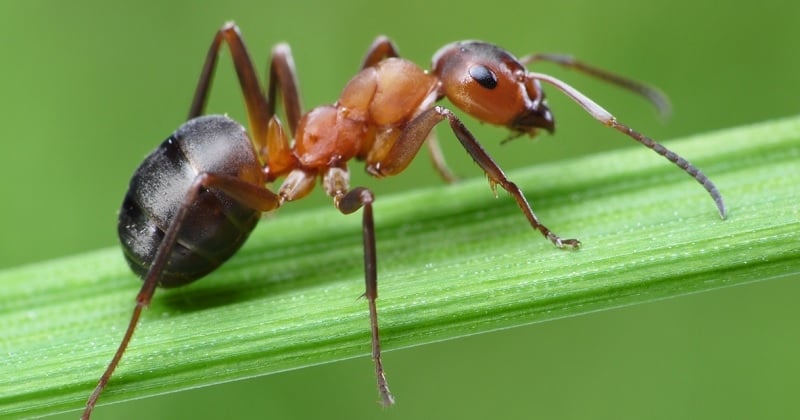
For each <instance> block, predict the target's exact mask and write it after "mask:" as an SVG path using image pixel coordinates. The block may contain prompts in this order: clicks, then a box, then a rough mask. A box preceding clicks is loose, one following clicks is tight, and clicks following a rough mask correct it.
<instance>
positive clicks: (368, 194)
mask: <svg viewBox="0 0 800 420" xmlns="http://www.w3.org/2000/svg"><path fill="white" fill-rule="evenodd" d="M349 179H350V173H349V172H348V170H347V169H346V168H339V167H332V168H329V169H328V171H327V172H326V173H325V175H324V176H323V179H322V183H323V185H324V187H325V190H326V192H327V193H328V195H330V196H331V197H333V200H334V204H335V205H336V208H337V209H339V211H340V212H342V213H343V214H350V213H354V212H355V211H357V210H358V209H361V208H363V213H362V234H363V237H364V239H363V240H364V282H365V285H366V289H365V292H364V297H366V298H367V303H368V304H369V321H370V329H371V331H372V360H373V361H374V362H375V377H376V379H377V382H378V394H379V395H380V397H381V404H382V405H383V406H385V407H388V406H390V405H392V404H394V396H393V395H392V392H391V391H389V384H388V383H387V381H386V374H385V373H384V370H383V361H382V360H381V343H380V336H379V329H378V308H377V304H376V302H375V301H376V300H377V299H378V261H377V251H376V248H375V221H374V218H373V215H372V202H373V201H374V200H375V197H374V195H373V194H372V191H370V190H369V189H367V188H365V187H357V188H353V189H352V190H349V191H348V189H349V186H348V184H349Z"/></svg>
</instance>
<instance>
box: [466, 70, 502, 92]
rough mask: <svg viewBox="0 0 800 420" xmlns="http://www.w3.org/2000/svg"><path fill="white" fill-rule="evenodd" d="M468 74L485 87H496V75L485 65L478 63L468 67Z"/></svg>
mask: <svg viewBox="0 0 800 420" xmlns="http://www.w3.org/2000/svg"><path fill="white" fill-rule="evenodd" d="M469 75H470V76H471V77H472V79H473V80H475V81H476V82H478V84H480V85H481V86H483V87H485V88H486V89H494V88H495V87H497V76H495V74H494V72H493V71H491V70H489V68H488V67H486V66H483V65H480V64H478V65H475V66H472V67H470V68H469Z"/></svg>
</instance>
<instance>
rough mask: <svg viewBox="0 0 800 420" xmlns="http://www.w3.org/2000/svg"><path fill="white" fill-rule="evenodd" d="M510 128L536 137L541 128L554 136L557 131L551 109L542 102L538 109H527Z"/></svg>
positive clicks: (515, 119)
mask: <svg viewBox="0 0 800 420" xmlns="http://www.w3.org/2000/svg"><path fill="white" fill-rule="evenodd" d="M508 128H510V129H512V130H514V131H516V132H519V133H524V134H528V135H530V136H534V135H536V132H537V130H538V129H540V128H543V129H545V130H546V131H547V132H548V133H550V134H553V132H555V130H556V123H555V119H554V118H553V114H552V113H551V112H550V108H548V107H547V105H545V104H544V103H541V102H540V103H539V104H538V106H536V107H530V108H527V109H525V111H524V112H523V113H522V114H520V115H518V116H517V117H516V118H514V120H513V121H512V122H511V124H509V125H508Z"/></svg>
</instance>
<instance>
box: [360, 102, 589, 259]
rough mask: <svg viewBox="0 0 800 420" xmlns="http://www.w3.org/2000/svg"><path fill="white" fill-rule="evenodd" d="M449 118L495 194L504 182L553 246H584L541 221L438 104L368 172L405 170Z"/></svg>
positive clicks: (384, 173) (471, 137)
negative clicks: (563, 236)
mask: <svg viewBox="0 0 800 420" xmlns="http://www.w3.org/2000/svg"><path fill="white" fill-rule="evenodd" d="M445 119H447V120H448V121H449V122H450V128H451V129H452V130H453V133H454V134H455V135H456V137H457V138H458V141H460V142H461V145H462V146H463V147H464V149H465V150H466V151H467V153H469V155H470V157H472V160H474V161H475V163H477V164H478V166H480V167H481V169H483V171H484V172H485V173H486V176H488V177H489V185H490V186H491V188H492V191H494V192H495V195H497V191H496V186H497V185H500V186H501V187H502V188H503V189H504V190H506V191H508V193H509V194H511V196H512V197H514V200H515V201H516V202H517V205H519V208H520V210H522V213H523V214H524V215H525V217H526V218H527V219H528V222H529V223H530V225H531V227H533V228H534V229H536V230H538V231H539V232H541V233H542V235H544V237H545V238H547V239H548V240H550V242H552V243H553V245H555V246H557V247H558V248H578V247H579V246H580V244H581V243H580V241H578V240H577V239H562V238H561V237H559V236H558V235H556V234H555V233H554V232H553V231H551V230H550V229H549V228H548V227H547V226H545V225H543V224H542V223H541V222H540V221H539V218H538V217H536V214H535V213H534V212H533V209H532V208H531V205H530V204H529V203H528V200H527V199H526V198H525V195H524V194H523V193H522V190H520V189H519V187H518V186H517V185H516V184H515V183H513V182H511V181H510V180H509V179H508V177H506V174H505V173H504V172H503V170H502V169H501V168H500V166H499V165H498V164H497V163H496V162H495V161H494V159H492V157H491V156H489V154H488V153H487V152H486V150H484V148H483V146H481V144H480V143H479V142H478V140H477V139H476V138H475V136H474V135H473V134H472V133H471V132H470V131H469V130H468V129H467V127H466V126H464V124H463V123H462V122H461V120H459V119H458V117H457V116H456V115H455V114H453V112H452V111H450V110H449V109H447V108H444V107H441V106H435V107H433V108H431V109H428V110H426V111H424V112H422V113H421V114H419V115H418V116H417V117H416V118H414V119H413V120H411V122H409V123H408V125H407V126H406V128H405V130H403V132H402V133H401V134H400V137H399V138H398V139H397V141H396V142H395V144H394V145H393V147H392V149H391V150H390V151H389V153H387V155H386V156H385V157H384V158H383V159H382V160H381V161H380V162H369V165H370V166H369V167H368V171H369V172H370V173H373V174H375V175H377V176H387V175H394V174H397V173H399V172H401V171H402V170H403V169H405V168H406V166H408V164H409V163H411V160H412V159H413V158H414V155H416V154H417V152H418V151H419V148H420V147H421V146H422V142H424V141H425V138H426V137H427V136H428V134H429V133H430V132H431V130H433V127H434V126H435V125H436V124H438V123H440V122H442V121H443V120H445Z"/></svg>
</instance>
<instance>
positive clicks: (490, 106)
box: [83, 23, 725, 419]
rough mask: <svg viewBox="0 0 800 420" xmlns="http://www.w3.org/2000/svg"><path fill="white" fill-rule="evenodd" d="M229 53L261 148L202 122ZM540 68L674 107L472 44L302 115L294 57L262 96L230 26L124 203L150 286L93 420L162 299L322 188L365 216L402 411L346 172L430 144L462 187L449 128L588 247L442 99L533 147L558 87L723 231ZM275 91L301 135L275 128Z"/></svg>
mask: <svg viewBox="0 0 800 420" xmlns="http://www.w3.org/2000/svg"><path fill="white" fill-rule="evenodd" d="M223 42H225V43H227V45H228V47H229V48H230V50H231V54H232V57H233V63H234V66H235V68H236V72H237V74H238V78H239V82H240V84H241V89H242V92H243V94H244V99H245V103H246V108H247V116H248V119H249V124H250V136H248V135H247V133H246V132H245V130H244V128H243V127H242V126H241V125H239V124H238V123H236V122H234V121H233V120H231V119H229V118H227V117H225V116H219V115H217V116H204V117H201V116H200V115H202V114H203V109H204V108H205V102H206V99H207V97H208V91H209V88H210V86H211V81H212V78H213V73H214V68H215V66H216V62H217V57H218V55H219V50H220V48H221V46H222V43H223ZM535 61H550V62H555V63H557V64H560V65H563V66H566V67H568V68H572V69H576V70H579V71H582V72H584V73H587V74H590V75H593V76H596V77H599V78H601V79H603V80H606V81H608V82H611V83H613V84H616V85H619V86H622V87H624V88H627V89H630V90H632V91H634V92H637V93H639V94H641V95H643V96H645V97H647V98H649V99H650V100H651V101H652V102H654V103H655V104H656V105H657V106H659V107H661V108H663V107H665V106H666V105H665V102H664V100H663V97H662V96H661V95H660V94H659V93H658V92H657V91H655V90H653V89H651V88H648V87H646V86H644V85H641V84H639V83H635V82H632V81H630V80H628V79H624V78H622V77H619V76H616V75H614V74H611V73H608V72H605V71H602V70H599V69H596V68H593V67H589V66H586V65H585V64H583V63H580V62H578V61H575V60H572V59H571V58H568V57H565V56H560V55H545V54H539V55H531V56H527V57H525V58H523V59H521V60H518V59H516V58H515V57H514V56H512V55H511V54H509V53H508V52H506V51H504V50H502V49H501V48H499V47H496V46H494V45H491V44H487V43H483V42H478V41H464V42H456V43H453V44H449V45H446V46H445V47H443V48H441V49H440V50H439V51H438V52H437V53H436V54H435V55H434V57H433V69H432V70H431V71H424V70H423V69H421V68H420V67H419V66H417V65H416V64H414V63H412V62H410V61H408V60H404V59H401V58H398V54H397V50H396V48H395V46H394V45H393V44H392V43H391V42H390V41H389V40H388V39H387V38H384V37H379V38H378V39H376V41H375V42H374V43H373V45H372V46H371V47H370V49H369V51H368V52H367V55H366V58H365V59H364V62H363V64H362V69H361V71H360V72H359V73H358V74H357V75H356V76H355V77H353V79H351V80H350V82H348V83H347V85H346V86H345V88H344V90H343V91H342V94H341V96H340V97H339V100H338V101H337V102H336V103H334V104H332V105H325V106H320V107H317V108H314V109H312V110H311V111H309V112H308V113H305V114H303V112H302V106H301V104H300V95H299V92H298V86H297V81H296V78H295V69H294V63H293V60H292V56H291V52H290V50H289V47H288V46H287V45H285V44H280V45H278V46H276V47H275V48H274V49H273V51H272V60H271V63H270V76H269V85H268V88H267V90H266V92H267V94H266V96H265V95H264V94H263V90H262V88H261V86H260V84H259V81H258V78H257V76H256V73H255V70H254V67H253V64H252V62H251V60H250V57H249V55H248V53H247V51H246V49H245V46H244V43H243V41H242V38H241V35H240V33H239V30H238V29H237V28H236V26H234V25H233V24H231V23H229V24H226V25H224V26H223V27H222V28H221V29H220V30H219V32H218V33H217V35H216V37H215V38H214V41H213V43H212V44H211V48H210V50H209V53H208V56H207V58H206V63H205V66H204V67H203V71H202V73H201V76H200V81H199V84H198V86H197V90H196V92H195V97H194V101H193V103H192V105H191V109H190V111H189V118H190V120H189V121H188V122H187V123H185V124H184V125H182V126H181V127H180V128H178V130H177V131H176V132H175V133H174V134H173V135H171V136H170V137H169V138H168V139H167V140H166V141H164V143H162V145H161V146H160V147H159V148H157V149H156V150H155V151H154V152H153V153H152V154H151V155H149V156H148V157H147V158H146V159H145V161H144V162H143V163H142V165H141V166H140V167H139V169H137V171H136V173H135V174H134V176H133V179H132V180H131V184H130V188H129V190H128V193H127V195H126V197H125V201H124V202H123V206H122V209H121V211H120V219H119V226H118V230H119V235H120V240H121V242H122V245H123V250H124V251H125V257H126V259H127V261H128V263H129V265H130V266H131V268H132V269H133V271H134V272H136V273H137V274H138V275H140V276H141V277H143V279H144V284H143V285H142V288H141V290H140V292H139V294H138V296H137V299H136V306H135V308H134V311H133V315H132V317H131V320H130V322H129V324H128V329H127V331H126V333H125V335H124V337H123V339H122V342H121V343H120V345H119V347H118V349H117V352H116V354H115V355H114V357H113V359H112V361H111V363H110V364H109V365H108V367H107V368H106V371H105V372H104V373H103V375H102V377H101V378H100V381H99V383H98V385H97V387H96V388H95V390H94V392H93V393H92V395H91V397H90V398H89V401H88V402H87V404H86V409H85V411H84V413H83V418H84V419H88V418H89V416H90V414H91V411H92V408H93V407H94V405H95V403H96V402H97V399H98V397H99V395H100V393H101V392H102V390H103V388H104V387H105V385H106V383H107V382H108V380H109V379H110V377H111V374H112V372H113V371H114V369H115V368H116V366H117V364H118V363H119V361H120V359H121V357H122V354H123V353H124V351H125V349H126V347H127V346H128V343H129V342H130V339H131V336H132V334H133V331H134V329H135V328H136V325H137V323H138V320H139V316H140V314H141V311H142V309H143V308H144V307H145V306H147V304H148V303H149V302H150V300H151V299H152V297H153V293H154V291H155V289H156V286H163V287H175V286H180V285H183V284H186V283H189V282H192V281H195V280H197V279H199V278H201V277H202V276H204V275H205V274H207V273H209V272H211V271H213V270H214V269H215V268H217V267H218V266H219V265H220V264H222V262H224V261H225V260H226V259H228V258H229V257H230V256H231V255H233V254H234V253H235V252H236V250H238V249H239V247H240V246H241V245H242V244H243V243H244V241H245V239H246V238H247V236H248V234H249V233H250V231H251V230H252V229H253V227H254V226H255V224H256V223H257V221H258V218H259V216H260V215H261V213H262V212H266V211H270V210H275V209H277V208H279V207H281V206H282V205H283V204H284V203H286V202H289V201H294V200H298V199H301V198H303V197H305V196H306V195H307V194H308V193H309V192H310V191H311V190H312V188H313V187H314V185H315V184H316V182H317V180H318V179H319V180H321V182H322V186H323V189H324V190H325V192H326V193H327V194H328V195H329V196H331V197H332V198H333V202H334V205H335V206H336V208H337V209H339V211H341V212H342V213H345V214H349V213H353V212H355V211H357V210H358V209H363V213H362V220H363V241H364V265H365V281H366V292H365V294H364V295H365V297H366V299H367V302H368V306H369V316H370V325H371V329H372V358H373V359H374V361H375V374H376V376H377V382H378V392H379V394H380V397H381V401H382V403H383V404H384V405H390V404H392V403H393V402H394V398H393V397H392V394H391V392H389V387H388V385H387V383H386V378H385V376H384V372H383V365H382V362H381V351H380V342H379V339H378V312H377V309H376V303H375V300H376V298H377V296H378V291H377V270H376V255H375V227H374V223H373V215H372V202H373V199H374V198H373V194H372V192H371V191H370V190H369V189H367V188H364V187H356V188H351V187H350V182H349V169H348V167H347V163H348V162H349V161H351V160H353V159H356V160H361V161H364V162H365V164H366V170H367V172H368V173H369V174H371V175H373V176H376V177H384V176H390V175H395V174H398V173H400V172H402V171H403V170H404V169H405V168H406V167H407V166H408V164H409V163H410V162H411V160H412V159H413V158H414V156H416V154H417V153H418V151H419V149H420V148H421V147H422V144H423V143H426V140H427V143H428V146H429V149H430V152H431V155H432V157H433V161H434V164H435V167H436V168H437V170H438V171H439V173H440V174H441V175H442V177H444V178H445V179H448V180H451V179H452V175H451V173H450V171H449V170H448V169H447V167H446V165H445V164H444V161H443V159H442V158H441V153H440V151H439V149H438V146H437V144H436V142H435V138H434V137H432V136H430V134H431V131H432V130H433V128H434V126H435V125H436V124H438V123H440V122H442V121H444V120H447V122H448V124H449V125H450V128H451V129H452V131H453V133H454V134H455V135H456V138H458V140H459V141H460V142H461V145H462V146H463V147H464V149H465V150H466V151H467V153H469V155H470V157H472V159H473V160H474V161H475V162H476V163H477V164H478V166H480V167H481V169H483V171H484V172H485V173H486V175H487V176H488V178H489V183H490V185H491V187H492V188H493V189H494V188H496V186H497V185H499V186H500V187H501V188H503V189H504V190H506V191H508V193H509V194H511V196H512V197H513V198H514V199H515V200H516V202H517V204H518V205H519V207H520V209H521V210H522V213H523V214H524V215H525V217H526V218H527V219H528V222H529V223H530V225H531V226H532V227H533V228H534V229H536V230H538V231H539V232H541V233H542V235H544V236H545V237H546V238H547V239H549V240H550V241H551V242H552V243H553V244H554V245H555V246H557V247H559V248H563V247H569V248H575V247H578V246H579V245H580V242H579V241H578V240H576V239H562V238H561V237H559V236H558V235H556V234H555V233H553V232H552V231H551V230H550V229H548V228H547V227H545V226H544V225H543V224H542V223H540V222H539V220H538V219H537V217H536V215H535V214H534V213H533V210H532V209H531V206H530V205H529V204H528V201H527V200H526V199H525V196H524V195H523V194H522V191H521V190H520V189H519V188H518V187H517V186H516V185H515V184H514V183H513V182H511V181H510V180H509V179H508V178H507V177H506V175H505V174H504V173H503V171H502V170H501V169H500V167H499V166H498V165H497V164H496V163H495V162H494V160H492V158H491V157H490V156H489V155H488V154H487V153H486V151H484V149H483V147H482V146H481V145H480V143H478V141H477V140H476V139H475V137H474V136H473V135H472V134H471V133H470V131H469V130H468V129H467V128H466V127H465V126H464V124H463V123H462V122H461V120H460V119H459V118H458V117H457V116H456V115H455V114H453V112H451V111H450V110H448V109H447V108H443V107H441V106H437V105H435V104H436V102H437V101H438V100H440V99H442V98H445V97H446V98H448V99H449V100H450V101H451V102H452V103H453V104H454V105H455V106H457V107H458V108H460V109H462V110H464V111H465V112H467V113H468V114H470V115H472V116H473V117H475V118H477V119H478V120H480V121H483V122H487V123H490V124H495V125H500V126H504V127H507V128H509V129H510V130H511V131H512V132H513V133H516V134H528V135H535V134H536V133H537V131H538V130H540V129H544V130H546V131H550V132H552V131H553V128H554V122H553V116H552V115H551V113H550V110H549V109H548V107H547V104H546V103H545V100H544V93H543V91H542V87H541V82H545V83H548V84H551V85H553V86H555V87H556V88H558V89H559V90H560V91H562V92H564V93H565V94H566V95H567V96H569V97H570V98H572V99H573V100H574V101H575V102H577V103H578V104H579V105H580V106H582V107H583V108H584V109H585V110H586V111H587V112H588V113H589V114H590V115H591V116H592V117H594V118H595V119H597V120H598V121H600V122H601V123H603V124H604V125H606V126H609V127H612V128H615V129H617V130H619V131H621V132H622V133H624V134H626V135H627V136H629V137H632V138H633V139H634V140H636V141H638V142H640V143H642V144H644V145H645V146H647V147H649V148H651V149H653V150H655V151H656V152H657V153H658V154H661V155H663V156H664V157H666V158H667V159H669V160H670V161H672V162H673V163H675V164H676V165H677V166H678V167H680V168H681V169H683V170H684V171H686V172H687V173H688V174H689V175H691V176H692V177H694V178H695V179H696V180H697V181H698V182H700V184H702V185H703V187H705V189H706V190H707V191H708V193H709V194H710V195H711V197H712V198H713V199H714V201H715V203H716V205H717V208H718V210H719V213H720V215H721V216H722V217H725V206H724V204H723V201H722V197H721V196H720V194H719V192H718V191H717V189H716V187H715V186H714V184H713V183H712V182H711V181H710V180H709V179H708V178H707V177H706V176H705V175H703V174H702V173H701V172H700V171H699V170H698V169H697V168H695V167H694V166H692V165H691V164H689V162H687V161H686V160H684V159H683V158H681V157H679V156H678V155H676V154H674V153H673V152H671V151H669V150H667V149H666V148H664V147H663V146H661V145H659V144H658V143H656V142H655V141H653V140H652V139H650V138H648V137H645V136H644V135H642V134H639V133H637V132H636V131H633V130H632V129H630V128H629V127H628V126H626V125H623V124H621V123H619V122H618V121H617V120H616V119H615V118H614V117H613V116H612V115H611V114H610V113H608V112H607V111H606V110H605V109H603V108H602V107H600V106H599V105H597V104H596V103H594V102H593V101H592V100H590V99H589V98H587V97H586V96H584V95H583V94H581V93H580V92H578V91H577V90H575V89H574V88H572V87H570V86H569V85H567V84H566V83H564V82H562V81H560V80H558V79H555V78H553V77H551V76H548V75H545V74H540V73H533V72H530V71H528V70H527V69H526V68H525V66H524V64H523V63H532V62H535ZM278 91H280V92H281V94H282V97H283V105H284V108H285V114H286V117H287V120H288V121H287V123H288V128H289V133H290V134H291V135H290V134H287V133H286V131H285V130H284V128H283V127H282V124H281V123H280V122H279V120H278V118H277V117H276V115H275V105H276V97H277V93H278ZM290 138H293V141H290ZM279 178H283V179H284V180H283V183H282V184H281V186H280V188H279V189H278V192H277V193H274V192H272V191H270V190H269V189H267V188H266V187H265V185H266V184H268V183H271V182H273V181H275V180H277V179H279Z"/></svg>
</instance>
